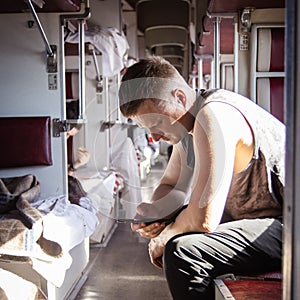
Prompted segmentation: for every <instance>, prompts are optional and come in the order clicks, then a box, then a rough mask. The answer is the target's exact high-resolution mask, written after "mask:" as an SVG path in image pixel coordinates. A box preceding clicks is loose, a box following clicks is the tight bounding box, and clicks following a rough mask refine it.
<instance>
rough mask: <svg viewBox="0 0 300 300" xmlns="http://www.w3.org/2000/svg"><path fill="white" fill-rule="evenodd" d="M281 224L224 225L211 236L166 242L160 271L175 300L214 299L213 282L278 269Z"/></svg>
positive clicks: (272, 221)
mask: <svg viewBox="0 0 300 300" xmlns="http://www.w3.org/2000/svg"><path fill="white" fill-rule="evenodd" d="M281 248H282V224H281V222H280V221H278V220H276V219H272V218H266V219H244V220H239V221H233V222H228V223H224V224H221V225H219V226H218V228H217V229H216V231H214V232H213V233H189V234H183V235H177V236H175V237H173V238H172V239H171V240H170V241H168V243H167V245H166V248H165V253H164V270H165V274H166V278H167V281H168V285H169V289H170V291H171V294H172V296H173V299H176V300H189V299H197V300H201V299H203V300H210V299H214V286H213V279H214V278H215V277H217V276H219V275H222V274H228V273H233V274H235V275H238V274H243V273H244V274H249V273H259V272H267V271H273V270H280V269H281Z"/></svg>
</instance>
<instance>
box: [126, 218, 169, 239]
mask: <svg viewBox="0 0 300 300" xmlns="http://www.w3.org/2000/svg"><path fill="white" fill-rule="evenodd" d="M165 226H166V225H165V223H159V222H155V223H151V224H149V225H146V224H145V223H138V224H134V223H131V229H132V230H133V231H136V232H138V233H139V234H140V236H142V237H144V238H148V239H152V238H154V237H156V236H158V235H159V234H160V233H161V232H162V231H163V230H164V228H165Z"/></svg>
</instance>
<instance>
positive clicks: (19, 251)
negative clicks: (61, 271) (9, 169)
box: [0, 174, 62, 261]
mask: <svg viewBox="0 0 300 300" xmlns="http://www.w3.org/2000/svg"><path fill="white" fill-rule="evenodd" d="M39 192H40V186H39V182H38V181H37V180H36V178H35V176H34V175H31V174H29V175H25V176H20V177H13V178H2V179H0V254H8V255H16V256H30V257H35V258H39V259H42V260H46V261H51V260H53V259H54V258H56V257H59V256H61V254H62V249H61V246H60V245H59V244H57V243H55V242H53V241H49V240H46V239H45V238H44V237H43V236H42V234H43V221H42V217H43V214H42V213H41V212H40V211H39V210H37V209H36V208H34V207H32V205H31V202H33V201H34V200H35V199H37V197H38V196H39Z"/></svg>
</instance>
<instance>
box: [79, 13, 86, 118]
mask: <svg viewBox="0 0 300 300" xmlns="http://www.w3.org/2000/svg"><path fill="white" fill-rule="evenodd" d="M84 23H85V22H84V20H83V19H81V20H79V27H78V31H79V43H78V51H79V102H78V104H79V107H78V118H79V119H81V120H84V119H86V115H85V38H84Z"/></svg>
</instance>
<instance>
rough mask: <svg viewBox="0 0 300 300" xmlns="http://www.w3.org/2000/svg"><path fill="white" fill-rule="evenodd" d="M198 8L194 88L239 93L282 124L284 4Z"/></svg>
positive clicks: (213, 1)
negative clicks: (217, 89)
mask: <svg viewBox="0 0 300 300" xmlns="http://www.w3.org/2000/svg"><path fill="white" fill-rule="evenodd" d="M196 5H197V7H196V10H195V12H196V18H195V20H196V24H195V28H196V47H195V53H194V59H195V60H194V70H195V73H196V74H197V87H198V88H199V89H201V88H226V89H229V90H233V91H235V92H238V93H241V94H243V95H245V96H247V97H249V98H250V99H252V100H253V101H254V102H256V103H258V104H259V105H261V106H262V107H264V108H265V109H267V110H268V111H270V112H271V113H272V114H274V115H275V116H276V117H277V118H278V119H280V120H281V121H283V119H284V104H283V102H284V101H283V98H284V96H283V94H284V77H285V72H284V27H285V1H283V0H275V1H255V0H248V1H230V2H224V1H220V0H208V1H206V3H204V2H202V1H198V2H197V4H196Z"/></svg>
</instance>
